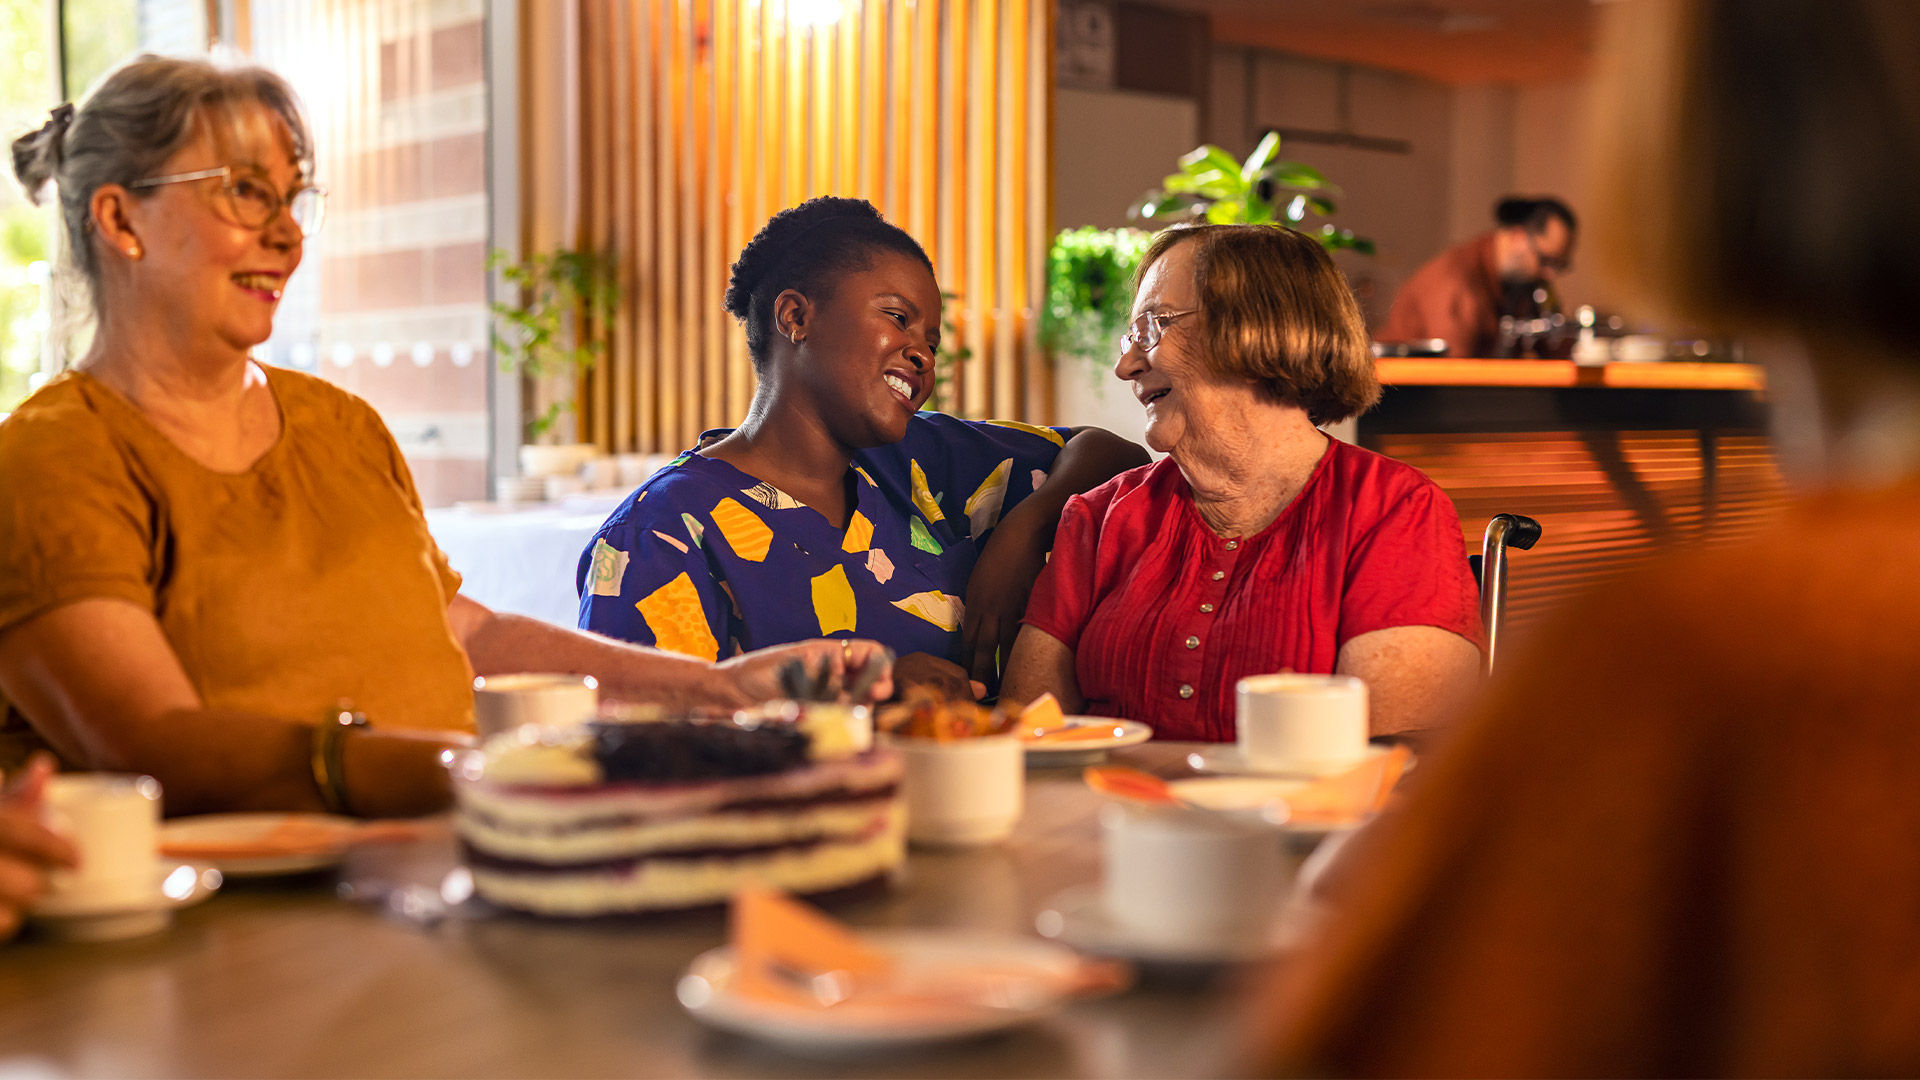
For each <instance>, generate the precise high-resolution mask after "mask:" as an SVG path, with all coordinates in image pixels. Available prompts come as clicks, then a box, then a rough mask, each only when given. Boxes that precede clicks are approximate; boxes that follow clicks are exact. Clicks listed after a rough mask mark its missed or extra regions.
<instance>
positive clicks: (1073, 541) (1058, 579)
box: [1002, 225, 1481, 742]
mask: <svg viewBox="0 0 1920 1080" xmlns="http://www.w3.org/2000/svg"><path fill="white" fill-rule="evenodd" d="M1133 314H1134V322H1133V328H1132V330H1131V332H1129V333H1128V334H1127V335H1126V336H1125V338H1124V339H1123V340H1122V344H1121V353H1120V359H1119V361H1118V362H1117V363H1116V364H1115V366H1114V373H1115V374H1116V375H1117V376H1119V377H1120V378H1122V379H1125V380H1127V381H1129V382H1131V383H1133V393H1134V396H1135V397H1137V398H1139V400H1140V403H1141V406H1142V407H1143V408H1144V409H1146V411H1147V432H1146V435H1147V444H1148V445H1150V446H1152V447H1153V448H1154V449H1155V450H1158V451H1160V452H1162V453H1164V454H1166V455H1168V456H1167V457H1166V458H1165V459H1164V460H1162V461H1160V462H1158V463H1157V464H1153V465H1145V466H1142V467H1140V468H1137V469H1133V470H1130V471H1128V472H1124V473H1121V474H1120V475H1119V476H1118V477H1116V478H1114V479H1113V480H1111V481H1108V482H1107V483H1105V484H1102V485H1101V486H1099V487H1097V488H1094V489H1093V490H1092V491H1089V492H1087V493H1086V494H1084V495H1076V496H1074V497H1073V498H1072V499H1069V500H1068V501H1067V507H1066V511H1065V512H1064V513H1063V514H1062V515H1061V518H1060V528H1059V531H1058V533H1057V534H1056V535H1055V537H1054V543H1053V558H1052V559H1051V561H1049V562H1048V563H1047V568H1046V570H1044V571H1043V572H1042V573H1041V575H1040V579H1039V582H1038V583H1037V584H1036V585H1035V586H1034V590H1033V599H1032V601H1031V602H1030V603H1029V604H1028V606H1027V614H1026V620H1025V622H1026V625H1025V626H1023V627H1022V628H1021V630H1020V636H1019V638H1018V639H1017V640H1016V641H1015V643H1014V647H1013V656H1012V659H1011V660H1010V661H1009V662H1008V665H1007V677H1006V685H1005V688H1004V689H1003V691H1002V696H1004V697H1007V698H1009V699H1011V700H1015V701H1027V700H1031V699H1032V698H1035V697H1037V696H1039V695H1040V694H1041V693H1042V692H1050V693H1052V694H1053V695H1054V696H1055V697H1056V698H1058V699H1059V700H1060V703H1061V704H1062V705H1063V706H1065V707H1066V709H1067V711H1068V712H1073V713H1088V714H1091V715H1095V716H1120V717H1127V718H1129V719H1134V720H1143V721H1146V722H1147V723H1150V724H1152V725H1153V727H1154V732H1155V734H1156V735H1157V736H1158V737H1160V738H1163V739H1197V740H1203V741H1211V742H1226V741H1231V740H1232V739H1233V737H1234V683H1235V682H1236V681H1238V680H1239V679H1240V678H1241V677H1243V676H1247V675H1259V674H1263V673H1266V672H1273V671H1281V670H1291V671H1298V672H1311V673H1315V674H1328V673H1339V674H1344V675H1354V676H1358V677H1359V678H1361V679H1364V680H1366V682H1367V685H1368V688H1369V690H1370V692H1371V702H1372V721H1373V733H1374V734H1376V735H1398V734H1407V733H1410V732H1416V731H1421V730H1424V729H1427V728H1431V727H1434V726H1436V725H1438V724H1439V723H1440V722H1441V721H1442V720H1443V719H1444V718H1445V716H1446V714H1447V712H1448V711H1449V708H1450V705H1451V703H1452V702H1455V701H1457V700H1458V699H1459V698H1461V697H1462V696H1464V694H1465V692H1466V691H1468V690H1470V689H1471V688H1472V687H1473V686H1475V685H1476V682H1477V679H1478V675H1479V670H1480V652H1479V649H1478V642H1479V639H1480V632H1481V631H1480V606H1479V597H1478V592H1477V591H1476V588H1475V585H1474V582H1473V576H1472V575H1471V574H1470V573H1469V572H1468V569H1467V556H1466V547H1465V545H1464V544H1463V543H1462V541H1461V535H1460V518H1459V516H1458V515H1457V514H1456V513H1455V511H1454V508H1453V502H1452V500H1450V499H1448V498H1447V495H1446V493H1445V492H1443V491H1441V490H1440V488H1439V486H1438V485H1436V484H1435V483H1434V482H1433V481H1432V480H1429V479H1427V477H1426V476H1425V475H1424V474H1422V473H1421V472H1420V470H1418V469H1416V468H1414V467H1412V466H1411V465H1407V464H1404V463H1402V462H1399V461H1395V460H1393V459H1392V458H1388V457H1383V456H1381V455H1379V454H1376V453H1373V452H1372V451H1369V450H1363V449H1361V448H1360V447H1357V446H1354V445H1351V444H1349V443H1344V442H1341V441H1340V440H1338V439H1334V438H1331V437H1329V436H1328V435H1327V434H1326V433H1325V432H1322V431H1321V430H1320V429H1319V428H1318V427H1317V426H1316V425H1319V424H1325V423H1331V422H1334V421H1339V420H1344V419H1346V418H1347V417H1350V416H1354V415H1357V414H1358V413H1360V412H1363V411H1365V410H1366V409H1367V408H1369V407H1371V406H1372V405H1373V403H1374V402H1375V401H1376V400H1378V398H1379V396H1380V384H1379V382H1378V380H1377V379H1375V377H1374V373H1373V357H1372V355H1371V354H1370V353H1369V352H1368V350H1367V339H1366V331H1365V329H1364V327H1363V325H1362V324H1361V321H1360V308H1359V305H1358V304H1357V303H1356V302H1355V300H1354V297H1353V292H1352V290H1351V289H1349V288H1348V287H1347V282H1346V279H1345V278H1343V277H1341V275H1340V271H1339V270H1338V269H1336V268H1335V267H1334V265H1333V260H1332V259H1331V258H1329V257H1328V256H1327V253H1326V250H1325V249H1323V248H1322V247H1321V246H1320V245H1319V243H1317V242H1316V241H1315V240H1313V239H1312V238H1311V237H1309V236H1307V235H1305V234H1304V233H1300V232H1296V231H1294V230H1292V229H1287V228H1283V227H1280V226H1271V225H1200V226H1193V227H1188V228H1173V229H1168V230H1166V231H1165V232H1162V233H1161V234H1160V235H1159V236H1158V237H1156V238H1155V239H1154V241H1153V244H1152V245H1151V246H1150V247H1148V249H1147V252H1146V255H1145V256H1144V257H1143V258H1142V259H1141V262H1140V270H1139V272H1138V285H1137V288H1136V290H1135V296H1134V302H1133Z"/></svg>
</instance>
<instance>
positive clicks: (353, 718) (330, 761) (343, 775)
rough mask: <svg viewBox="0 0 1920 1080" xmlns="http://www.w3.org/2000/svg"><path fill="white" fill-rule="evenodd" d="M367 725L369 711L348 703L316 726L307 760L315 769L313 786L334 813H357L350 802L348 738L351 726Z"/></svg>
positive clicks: (331, 812)
mask: <svg viewBox="0 0 1920 1080" xmlns="http://www.w3.org/2000/svg"><path fill="white" fill-rule="evenodd" d="M367 726H368V723H367V718H366V716H365V714H363V713H357V712H354V711H353V708H352V706H350V705H347V704H345V703H344V702H343V703H342V704H341V705H340V707H339V708H337V709H333V710H330V711H329V712H328V713H327V717H326V719H324V720H322V721H320V722H319V723H318V724H316V725H314V728H313V745H312V747H311V749H310V751H309V755H308V759H307V763H308V765H309V766H310V767H311V768H312V769H313V786H314V787H315V788H317V789H318V790H319V792H320V802H321V805H323V806H325V807H326V808H327V812H328V813H330V814H345V815H349V816H351V815H352V814H353V809H352V808H351V807H350V806H349V805H348V804H347V771H346V738H347V732H348V731H349V730H350V729H352V728H363V727H367Z"/></svg>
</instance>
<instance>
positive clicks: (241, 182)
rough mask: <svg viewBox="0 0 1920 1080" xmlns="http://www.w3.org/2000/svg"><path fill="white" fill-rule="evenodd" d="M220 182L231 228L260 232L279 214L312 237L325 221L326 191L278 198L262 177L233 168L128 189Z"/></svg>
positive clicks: (305, 190) (179, 175) (315, 189)
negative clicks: (236, 227) (194, 182)
mask: <svg viewBox="0 0 1920 1080" xmlns="http://www.w3.org/2000/svg"><path fill="white" fill-rule="evenodd" d="M214 177H219V178H220V180H221V184H220V194H221V195H222V196H223V197H224V201H225V203H226V205H227V209H228V211H229V212H230V213H231V214H232V217H231V218H230V219H229V220H231V221H232V222H233V223H234V224H235V225H239V226H242V227H244V228H248V229H264V228H266V227H267V226H268V225H271V224H273V221H274V219H275V218H277V217H279V216H280V212H281V211H282V210H285V211H286V212H287V216H288V217H290V218H292V219H293V223H294V224H295V225H298V226H300V232H301V233H302V234H304V235H306V236H312V235H313V234H314V233H317V232H319V231H320V226H321V225H322V224H324V223H325V222H326V220H327V189H326V188H323V187H315V186H313V185H311V184H309V185H307V186H305V187H298V188H295V189H293V191H292V192H290V193H288V194H287V195H286V196H284V197H282V196H281V194H280V193H279V192H278V191H276V190H274V187H273V185H272V184H270V183H268V182H267V181H266V179H265V178H263V177H260V176H254V175H250V174H247V173H236V172H235V171H234V168H233V166H231V165H222V166H220V167H219V168H217V169H201V170H199V171H198V172H184V173H174V174H172V175H170V176H155V177H150V178H148V179H146V180H135V181H134V182H133V183H131V184H128V185H127V186H128V187H134V188H150V187H159V186H160V185H162V184H184V183H186V182H188V181H190V180H211V179H213V178H214Z"/></svg>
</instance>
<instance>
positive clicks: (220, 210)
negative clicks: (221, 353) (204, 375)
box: [128, 105, 305, 351]
mask: <svg viewBox="0 0 1920 1080" xmlns="http://www.w3.org/2000/svg"><path fill="white" fill-rule="evenodd" d="M199 128H200V134H199V136H198V137H197V138H196V139H194V141H193V142H191V143H189V144H187V145H186V146H185V147H183V148H182V149H181V150H180V151H179V152H178V153H176V154H174V155H173V157H171V158H169V159H168V160H167V162H166V164H165V165H163V166H162V167H161V170H160V175H175V174H180V173H191V172H198V171H201V170H204V169H214V168H218V167H220V166H228V167H230V168H231V169H232V170H233V176H234V180H235V181H236V182H239V183H244V184H254V185H259V186H260V187H261V188H262V189H263V190H264V189H271V190H272V191H273V192H274V193H275V194H277V195H279V196H281V197H285V196H286V195H287V194H288V193H290V192H292V191H293V190H294V189H296V188H298V187H299V186H300V185H301V184H302V183H303V182H304V181H305V177H304V175H303V173H302V170H301V164H300V162H299V161H298V159H297V158H296V157H295V154H294V148H293V139H292V134H291V133H290V132H289V131H288V129H287V126H286V123H285V121H283V120H281V119H280V117H279V116H278V115H277V114H275V113H274V112H273V111H272V110H270V109H268V108H267V107H265V106H263V105H250V106H246V107H244V108H243V109H242V110H241V112H240V114H239V116H238V122H237V123H236V124H235V125H233V126H232V128H231V129H227V128H225V127H224V126H221V125H216V124H215V123H214V118H213V116H212V114H203V115H202V117H201V118H200V121H199ZM222 183H223V179H222V178H220V177H217V176H216V177H209V178H206V179H202V180H191V181H186V182H182V183H177V184H167V185H163V186H160V187H156V188H154V189H152V194H151V195H148V196H146V197H145V198H139V199H134V200H132V201H131V203H130V205H129V208H128V218H129V221H130V224H131V225H132V228H133V231H134V235H135V236H137V237H138V238H139V244H140V247H141V249H142V254H141V260H140V265H139V271H140V276H141V278H142V279H143V281H142V287H143V291H145V292H147V293H148V294H149V295H148V297H147V300H148V302H149V303H150V304H152V305H154V306H156V307H158V308H159V309H160V310H166V311H171V312H172V313H173V315H172V318H174V319H181V318H185V319H189V320H191V321H192V322H193V323H194V324H196V325H194V326H193V328H192V331H191V333H192V335H193V336H195V337H199V336H201V335H206V336H208V337H211V338H217V339H218V340H219V342H220V344H221V345H222V346H224V347H226V348H230V349H235V350H240V351H244V350H246V349H250V348H252V347H253V346H255V345H258V344H259V343H261V342H263V341H265V340H267V338H268V337H270V336H271V335H272V333H273V317H274V313H275V311H276V310H277V309H278V308H279V305H280V296H281V294H282V292H283V291H284V290H285V288H286V284H287V279H288V278H289V277H291V276H292V274H293V272H294V270H295V269H296V268H298V267H299V265H300V258H301V254H302V247H303V242H304V240H305V237H304V235H303V234H302V233H301V231H300V227H299V226H298V225H296V224H294V223H293V220H292V218H291V217H290V216H289V215H288V214H287V213H286V212H285V211H284V210H283V211H282V212H281V213H280V214H279V215H277V216H276V217H275V218H274V219H273V220H272V221H270V222H268V223H267V225H266V226H265V227H264V228H250V227H248V226H246V225H244V224H241V223H239V222H238V221H236V220H234V216H233V213H232V211H231V210H230V209H229V208H228V206H227V205H226V204H225V203H224V202H223V200H224V199H225V196H224V195H222V194H221V184H222Z"/></svg>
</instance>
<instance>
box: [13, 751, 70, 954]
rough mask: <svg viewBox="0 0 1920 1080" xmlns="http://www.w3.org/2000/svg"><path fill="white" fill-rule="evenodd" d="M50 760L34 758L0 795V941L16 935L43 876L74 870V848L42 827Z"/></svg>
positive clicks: (43, 889) (43, 881)
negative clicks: (66, 868) (67, 868)
mask: <svg viewBox="0 0 1920 1080" xmlns="http://www.w3.org/2000/svg"><path fill="white" fill-rule="evenodd" d="M51 775H53V759H52V758H51V757H48V756H47V755H45V754H36V755H34V757H33V760H31V761H29V762H27V767H26V768H25V769H23V770H21V771H20V773H19V774H18V775H17V776H15V777H14V778H13V781H12V782H11V783H9V784H8V785H7V787H6V790H5V791H4V792H0V941H5V940H6V939H8V938H10V937H12V936H13V935H14V934H15V932H17V931H18V930H19V929H20V920H21V917H22V915H23V914H24V913H25V911H26V909H27V906H28V905H29V904H32V903H33V902H34V901H35V900H38V899H39V898H40V897H41V895H42V894H43V893H45V892H46V890H47V871H48V870H50V869H53V868H55V867H62V866H72V865H74V863H75V862H76V860H77V858H78V856H77V854H76V852H75V851H74V850H73V845H72V844H69V843H68V842H67V841H66V840H65V839H64V838H62V837H60V836H57V835H55V834H54V833H53V832H52V831H51V830H49V829H48V828H47V827H46V826H45V825H42V824H40V800H41V798H42V796H43V795H44V794H45V791H46V786H47V777H49V776H51Z"/></svg>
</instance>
